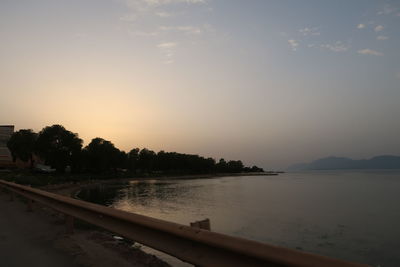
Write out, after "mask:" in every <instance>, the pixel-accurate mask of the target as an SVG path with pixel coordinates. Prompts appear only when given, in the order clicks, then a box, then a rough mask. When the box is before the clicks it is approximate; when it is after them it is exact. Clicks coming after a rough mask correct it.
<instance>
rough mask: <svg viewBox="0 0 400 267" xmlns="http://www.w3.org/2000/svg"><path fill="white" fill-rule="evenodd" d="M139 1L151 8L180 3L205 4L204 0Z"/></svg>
mask: <svg viewBox="0 0 400 267" xmlns="http://www.w3.org/2000/svg"><path fill="white" fill-rule="evenodd" d="M139 1H140V0H139ZM141 1H142V2H145V3H146V4H148V5H153V6H161V5H168V4H181V3H185V4H203V3H205V2H206V1H205V0H141Z"/></svg>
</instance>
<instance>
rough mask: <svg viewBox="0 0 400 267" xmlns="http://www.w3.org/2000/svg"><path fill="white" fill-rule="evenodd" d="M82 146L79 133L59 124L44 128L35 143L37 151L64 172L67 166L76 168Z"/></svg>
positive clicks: (52, 165) (50, 163)
mask: <svg viewBox="0 0 400 267" xmlns="http://www.w3.org/2000/svg"><path fill="white" fill-rule="evenodd" d="M81 148H82V139H80V138H79V137H78V134H75V133H72V132H70V131H68V130H66V129H65V128H64V127H63V126H61V125H57V124H56V125H53V126H47V127H45V128H43V130H41V131H40V132H39V135H38V138H37V140H36V143H35V153H37V154H38V155H39V156H40V157H41V158H43V159H45V162H46V164H48V165H50V166H51V167H53V168H55V169H56V170H57V171H58V172H63V171H64V170H65V168H66V167H67V166H71V168H72V169H73V170H74V169H75V167H76V166H78V165H79V161H80V159H81V157H80V155H79V154H80V153H81Z"/></svg>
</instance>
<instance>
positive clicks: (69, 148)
mask: <svg viewBox="0 0 400 267" xmlns="http://www.w3.org/2000/svg"><path fill="white" fill-rule="evenodd" d="M82 144H83V141H82V139H80V138H79V137H78V134H76V133H72V132H70V131H68V130H66V129H65V128H64V127H63V126H61V125H53V126H47V127H45V128H43V129H42V130H41V131H40V132H39V133H38V134H36V133H34V132H33V131H32V130H19V131H17V132H15V133H14V134H13V135H12V136H11V138H10V140H9V142H8V144H7V145H8V147H9V149H10V151H11V153H12V155H13V157H14V160H15V159H17V158H18V159H20V160H22V161H25V162H27V161H30V162H33V156H34V155H36V156H38V157H39V159H41V160H42V161H44V163H45V164H46V165H49V166H51V167H52V168H54V169H56V171H57V173H59V174H60V173H64V172H65V171H66V170H67V171H68V172H69V171H71V173H72V174H80V175H87V174H96V175H105V174H112V175H116V174H117V173H127V174H129V175H147V174H152V175H160V174H171V175H176V174H207V173H240V172H263V169H261V168H258V167H257V166H253V167H251V168H250V167H245V166H244V165H243V163H242V162H241V161H240V160H231V161H225V160H224V159H220V160H219V161H218V163H216V161H215V159H213V158H204V157H201V156H199V155H189V154H182V153H177V152H165V151H160V152H158V153H156V152H154V151H152V150H149V149H147V148H143V149H141V150H140V149H139V148H134V149H132V150H131V151H129V152H128V153H125V152H124V151H121V150H119V149H118V148H116V147H115V146H114V144H113V143H112V142H110V141H108V140H104V139H102V138H99V137H96V138H94V139H93V140H92V141H91V142H90V143H89V144H88V145H87V146H86V147H84V148H82Z"/></svg>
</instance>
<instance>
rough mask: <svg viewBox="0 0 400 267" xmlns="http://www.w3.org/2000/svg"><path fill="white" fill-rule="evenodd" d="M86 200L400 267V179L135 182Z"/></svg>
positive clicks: (374, 175) (315, 175) (297, 176)
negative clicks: (200, 221) (205, 219)
mask: <svg viewBox="0 0 400 267" xmlns="http://www.w3.org/2000/svg"><path fill="white" fill-rule="evenodd" d="M78 197H80V198H82V199H85V200H88V201H93V202H97V203H100V204H105V205H109V206H112V207H115V208H117V209H122V210H126V211H130V212H136V213H139V214H143V215H148V216H152V217H156V218H160V219H164V220H168V221H174V222H178V223H182V224H186V225H188V224H189V223H190V222H193V221H196V220H201V219H204V218H210V219H211V228H212V230H213V231H216V232H221V233H226V234H230V235H234V236H240V237H245V238H248V239H254V240H258V241H262V242H267V243H271V244H275V245H281V246H285V247H290V248H296V249H301V250H304V251H309V252H314V253H319V254H323V255H327V256H331V257H336V258H342V259H346V260H351V261H357V262H362V263H368V264H371V265H374V266H381V267H398V266H400V171H365V172H364V171H318V172H302V173H286V174H282V175H279V176H258V177H257V176H242V177H224V178H215V179H197V180H150V181H141V182H137V181H132V182H130V183H127V184H116V185H108V186H97V187H92V188H87V189H85V190H82V191H81V192H80V193H79V195H78Z"/></svg>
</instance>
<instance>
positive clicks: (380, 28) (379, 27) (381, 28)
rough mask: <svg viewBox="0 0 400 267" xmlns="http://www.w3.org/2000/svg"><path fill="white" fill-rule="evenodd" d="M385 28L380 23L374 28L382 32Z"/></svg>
mask: <svg viewBox="0 0 400 267" xmlns="http://www.w3.org/2000/svg"><path fill="white" fill-rule="evenodd" d="M384 28H385V27H383V26H382V25H378V26H376V27H375V28H374V30H375V31H376V32H380V31H382V30H383V29H384Z"/></svg>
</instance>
